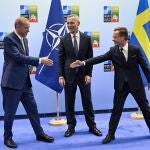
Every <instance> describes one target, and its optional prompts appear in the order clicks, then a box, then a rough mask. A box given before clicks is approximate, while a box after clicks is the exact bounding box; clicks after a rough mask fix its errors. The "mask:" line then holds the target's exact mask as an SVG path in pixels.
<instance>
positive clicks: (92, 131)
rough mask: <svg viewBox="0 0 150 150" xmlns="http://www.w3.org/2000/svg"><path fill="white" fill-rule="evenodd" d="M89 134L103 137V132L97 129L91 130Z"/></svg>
mask: <svg viewBox="0 0 150 150" xmlns="http://www.w3.org/2000/svg"><path fill="white" fill-rule="evenodd" d="M89 132H91V133H93V134H94V135H96V136H102V132H101V131H100V130H98V129H97V128H96V127H95V128H90V129H89Z"/></svg>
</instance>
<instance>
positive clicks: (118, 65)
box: [70, 27, 150, 144]
mask: <svg viewBox="0 0 150 150" xmlns="http://www.w3.org/2000/svg"><path fill="white" fill-rule="evenodd" d="M113 41H114V43H115V46H113V47H111V48H110V50H109V51H108V52H107V53H105V54H104V55H100V56H97V57H95V58H90V59H88V60H85V61H79V60H77V61H75V62H74V63H72V64H71V65H70V66H71V67H72V68H75V67H79V66H84V65H86V66H88V65H94V64H98V63H101V62H104V61H106V60H111V61H112V63H113V65H114V70H115V77H114V88H115V94H114V106H113V109H112V114H111V117H110V122H109V130H108V134H107V136H106V137H105V139H104V140H103V141H102V143H103V144H107V143H109V142H111V141H112V140H114V139H115V131H116V129H117V126H118V123H119V120H120V117H121V113H122V110H123V106H124V103H125V100H126V97H127V96H128V94H129V93H131V94H132V96H133V97H134V99H135V101H136V102H137V104H138V105H139V107H140V109H141V111H142V113H143V115H144V118H145V121H146V124H147V126H148V128H149V129H150V107H149V106H148V100H147V98H146V94H145V89H144V85H143V82H142V78H141V74H140V70H139V65H140V66H141V68H142V70H143V72H144V74H145V76H146V78H147V81H148V89H149V88H150V68H149V66H148V64H147V63H146V61H145V59H144V55H143V53H142V51H141V50H140V49H139V48H138V47H136V46H134V45H131V44H129V43H128V31H127V29H126V28H124V27H119V28H116V29H115V30H114V33H113Z"/></svg>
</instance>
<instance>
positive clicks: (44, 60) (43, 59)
mask: <svg viewBox="0 0 150 150" xmlns="http://www.w3.org/2000/svg"><path fill="white" fill-rule="evenodd" d="M40 59H41V64H44V65H47V66H52V65H53V60H51V59H49V58H48V57H41V58H40Z"/></svg>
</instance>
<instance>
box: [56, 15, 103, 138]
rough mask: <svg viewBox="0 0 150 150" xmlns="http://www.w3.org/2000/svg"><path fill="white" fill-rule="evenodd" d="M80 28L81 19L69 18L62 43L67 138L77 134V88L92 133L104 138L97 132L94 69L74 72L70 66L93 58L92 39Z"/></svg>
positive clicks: (60, 66)
mask: <svg viewBox="0 0 150 150" xmlns="http://www.w3.org/2000/svg"><path fill="white" fill-rule="evenodd" d="M79 25H80V21H79V17H78V16H77V15H74V14H72V15H69V16H68V17H67V27H68V30H69V33H68V34H66V35H65V36H64V37H62V38H61V40H60V46H59V68H58V69H59V83H60V85H62V86H64V90H65V107H66V116H67V124H68V129H67V131H66V132H65V134H64V136H65V137H70V136H72V135H73V134H74V132H75V126H76V118H75V110H74V105H75V94H76V90H77V86H78V87H79V89H80V93H81V98H82V105H83V110H84V115H85V120H86V123H87V125H88V127H89V132H91V133H93V134H94V135H96V136H102V133H101V132H100V131H99V130H98V129H97V128H96V123H95V121H94V111H93V105H92V100H91V76H92V66H86V67H84V68H79V69H72V68H70V63H72V62H73V61H75V60H76V59H80V60H84V59H88V58H90V57H93V49H92V44H91V39H90V37H88V36H86V35H85V34H83V33H82V32H80V31H79V30H78V27H79Z"/></svg>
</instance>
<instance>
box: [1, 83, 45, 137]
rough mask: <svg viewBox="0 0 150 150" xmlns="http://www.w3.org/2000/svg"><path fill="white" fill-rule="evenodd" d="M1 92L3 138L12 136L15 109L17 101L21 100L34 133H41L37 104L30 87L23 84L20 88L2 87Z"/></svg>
mask: <svg viewBox="0 0 150 150" xmlns="http://www.w3.org/2000/svg"><path fill="white" fill-rule="evenodd" d="M2 94H3V108H4V138H5V139H8V138H11V137H12V136H13V134H12V126H13V121H14V117H15V113H16V111H17V107H18V104H19V102H20V101H21V102H22V104H23V106H24V108H25V110H26V112H27V115H28V117H29V119H30V122H31V125H32V127H33V129H34V132H35V134H36V135H40V134H42V133H43V129H42V127H41V125H40V119H39V115H38V110H37V105H36V102H35V99H34V96H33V92H32V88H31V87H29V86H27V85H26V86H25V87H24V88H23V89H21V90H15V89H11V88H4V87H2Z"/></svg>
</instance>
